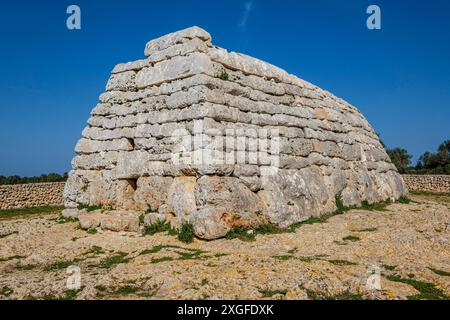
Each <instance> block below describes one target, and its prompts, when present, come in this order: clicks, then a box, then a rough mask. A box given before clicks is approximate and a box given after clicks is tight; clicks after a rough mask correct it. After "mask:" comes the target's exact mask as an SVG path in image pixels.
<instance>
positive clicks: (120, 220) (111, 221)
mask: <svg viewBox="0 0 450 320" xmlns="http://www.w3.org/2000/svg"><path fill="white" fill-rule="evenodd" d="M100 226H101V228H102V229H103V230H110V231H128V232H139V231H140V227H139V216H138V214H136V213H133V212H121V211H112V212H108V213H107V214H105V215H104V216H103V217H102V218H101V224H100Z"/></svg>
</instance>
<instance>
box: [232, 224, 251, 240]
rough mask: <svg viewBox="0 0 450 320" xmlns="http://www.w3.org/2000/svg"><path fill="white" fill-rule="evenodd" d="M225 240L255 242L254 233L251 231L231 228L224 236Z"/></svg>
mask: <svg viewBox="0 0 450 320" xmlns="http://www.w3.org/2000/svg"><path fill="white" fill-rule="evenodd" d="M225 238H226V239H227V240H232V239H239V240H242V241H255V240H256V235H255V232H254V231H253V230H251V229H246V228H242V227H237V228H233V229H231V230H230V231H228V233H227V234H226V235H225Z"/></svg>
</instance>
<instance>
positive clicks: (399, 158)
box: [386, 148, 412, 173]
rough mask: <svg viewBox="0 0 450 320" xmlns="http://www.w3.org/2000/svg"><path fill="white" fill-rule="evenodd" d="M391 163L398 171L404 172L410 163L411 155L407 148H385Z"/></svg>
mask: <svg viewBox="0 0 450 320" xmlns="http://www.w3.org/2000/svg"><path fill="white" fill-rule="evenodd" d="M386 152H387V154H388V155H389V158H391V161H392V163H393V164H394V165H395V166H396V167H397V170H398V172H400V173H405V172H406V169H407V168H408V166H409V165H410V164H411V158H412V156H411V155H410V154H409V153H408V151H407V150H405V149H402V148H395V149H388V150H386Z"/></svg>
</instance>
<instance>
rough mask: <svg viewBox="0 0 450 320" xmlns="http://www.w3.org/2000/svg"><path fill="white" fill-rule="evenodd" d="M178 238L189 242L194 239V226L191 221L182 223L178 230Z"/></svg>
mask: <svg viewBox="0 0 450 320" xmlns="http://www.w3.org/2000/svg"><path fill="white" fill-rule="evenodd" d="M178 240H180V241H181V242H184V243H191V242H192V241H193V240H194V226H193V225H192V224H191V223H183V225H182V226H181V228H180V231H179V232H178Z"/></svg>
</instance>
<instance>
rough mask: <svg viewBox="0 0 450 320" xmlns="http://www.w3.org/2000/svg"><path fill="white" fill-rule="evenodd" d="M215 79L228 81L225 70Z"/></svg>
mask: <svg viewBox="0 0 450 320" xmlns="http://www.w3.org/2000/svg"><path fill="white" fill-rule="evenodd" d="M217 78H219V79H220V80H224V81H228V79H229V75H228V73H227V72H226V71H225V70H223V71H222V72H221V73H220V74H219V75H218V76H217Z"/></svg>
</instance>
